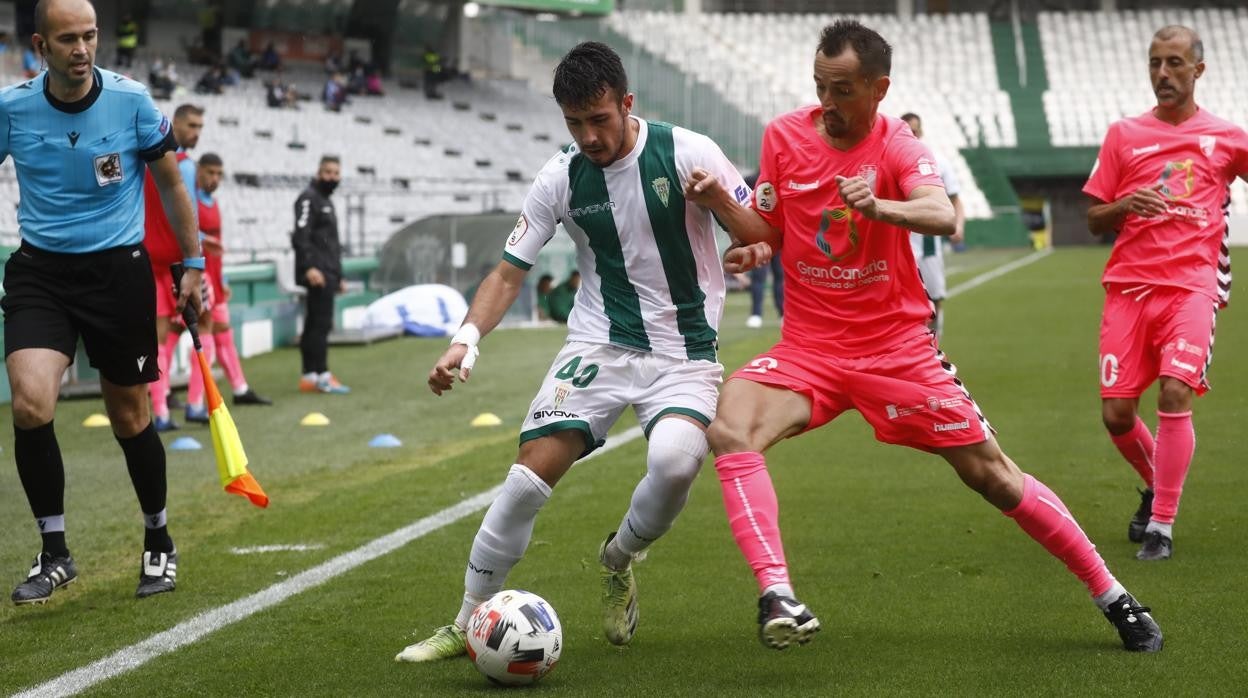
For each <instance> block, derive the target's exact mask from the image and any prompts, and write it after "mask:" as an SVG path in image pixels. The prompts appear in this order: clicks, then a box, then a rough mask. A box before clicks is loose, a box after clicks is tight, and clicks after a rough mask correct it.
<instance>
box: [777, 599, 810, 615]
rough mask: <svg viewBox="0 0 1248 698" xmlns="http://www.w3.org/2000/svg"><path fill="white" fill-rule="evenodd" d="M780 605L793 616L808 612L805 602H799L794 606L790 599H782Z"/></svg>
mask: <svg viewBox="0 0 1248 698" xmlns="http://www.w3.org/2000/svg"><path fill="white" fill-rule="evenodd" d="M780 607H781V608H783V609H784V612H785V613H788V614H789V615H791V616H799V615H801V614H803V613H805V612H806V604H804V603H799V604H797V605H796V606H794V605H793V604H791V603H789V602H788V601H784V600H781V601H780Z"/></svg>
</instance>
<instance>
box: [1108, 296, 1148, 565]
mask: <svg viewBox="0 0 1248 698" xmlns="http://www.w3.org/2000/svg"><path fill="white" fill-rule="evenodd" d="M1127 290H1131V289H1124V288H1121V287H1119V286H1118V285H1115V284H1111V285H1110V286H1109V288H1108V290H1107V291H1106V295H1105V307H1104V310H1103V311H1102V313H1101V330H1100V364H1099V371H1100V381H1101V421H1102V422H1103V423H1104V424H1105V429H1106V431H1108V432H1109V438H1110V440H1111V441H1112V442H1113V444H1114V447H1115V448H1117V449H1118V452H1119V453H1120V454H1122V457H1123V459H1124V460H1126V461H1127V462H1128V463H1130V464H1131V467H1132V468H1133V469H1135V472H1136V473H1138V474H1139V476H1140V480H1141V481H1143V483H1144V489H1143V490H1142V491H1140V504H1139V507H1138V508H1137V509H1136V511H1135V514H1134V515H1132V517H1131V521H1130V523H1129V524H1128V526H1127V537H1128V538H1129V539H1130V540H1132V541H1134V542H1137V543H1138V542H1139V541H1141V540H1143V537H1144V527H1145V526H1147V525H1148V519H1149V516H1150V514H1151V513H1152V503H1153V478H1154V467H1153V465H1154V454H1155V446H1154V441H1153V435H1152V433H1151V432H1150V431H1149V428H1148V426H1147V425H1146V424H1145V423H1144V420H1142V419H1140V416H1139V396H1140V394H1142V393H1143V392H1144V391H1145V390H1146V389H1147V388H1148V386H1149V385H1150V384H1151V383H1152V382H1153V381H1154V380H1155V379H1156V377H1157V372H1158V357H1157V355H1156V352H1154V351H1153V349H1152V347H1153V341H1152V337H1151V336H1150V335H1151V329H1150V328H1151V325H1152V317H1151V314H1150V305H1149V303H1148V302H1142V301H1141V300H1137V298H1136V295H1134V294H1131V293H1124V291H1127ZM1137 293H1138V292H1137Z"/></svg>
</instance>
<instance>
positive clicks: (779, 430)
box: [707, 345, 837, 649]
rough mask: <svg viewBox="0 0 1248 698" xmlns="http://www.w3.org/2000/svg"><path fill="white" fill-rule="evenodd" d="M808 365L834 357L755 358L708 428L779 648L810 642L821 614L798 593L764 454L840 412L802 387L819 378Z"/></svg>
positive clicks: (733, 519) (763, 635)
mask: <svg viewBox="0 0 1248 698" xmlns="http://www.w3.org/2000/svg"><path fill="white" fill-rule="evenodd" d="M805 363H810V364H814V365H815V366H816V367H822V368H827V367H826V366H825V365H824V364H827V363H828V362H819V361H813V362H812V361H809V356H808V355H807V356H805V357H804V358H803V356H802V353H801V352H797V351H793V350H788V349H786V348H785V347H784V345H777V346H775V347H772V350H771V351H770V352H768V353H767V354H764V355H761V356H759V357H756V358H755V359H754V360H753V361H751V362H750V363H749V364H748V365H747V366H745V367H744V368H742V369H740V370H739V371H737V372H736V373H735V374H734V375H733V377H732V378H730V379H729V380H728V381H727V382H726V383H725V384H724V387H723V390H722V391H721V392H720V397H719V406H718V408H717V413H716V416H715V420H714V421H713V422H711V426H710V428H709V429H708V430H707V440H708V441H709V442H710V446H711V449H712V450H713V451H714V452H715V470H716V473H717V474H718V475H719V484H720V490H721V492H722V495H723V498H724V508H725V510H726V512H727V515H728V523H729V526H730V528H731V529H732V535H733V538H734V539H735V540H736V542H737V547H738V548H740V550H741V553H742V554H743V555H744V556H745V559H746V562H748V563H749V565H750V569H752V570H753V571H754V577H755V579H757V580H758V586H759V589H760V592H761V598H760V599H759V638H760V640H762V642H763V644H765V645H767V646H768V647H772V648H775V649H783V648H785V647H787V646H788V645H789V644H791V643H793V642H797V643H804V642H807V641H809V640H810V638H811V637H812V636H813V634H814V633H815V632H816V631H817V630H818V629H819V620H818V619H817V618H815V616H814V614H813V613H811V612H810V611H809V610H808V609H807V608H806V606H805V605H804V604H802V603H801V602H799V601H798V600H797V599H796V596H795V595H794V592H793V586H792V582H791V580H790V579H789V569H788V564H787V562H786V560H785V555H784V544H783V542H782V540H781V537H780V505H779V502H778V500H777V498H776V490H775V487H774V486H773V485H772V482H771V476H770V475H769V474H768V472H767V461H766V459H765V458H764V457H763V451H765V450H766V449H768V448H770V447H771V446H772V445H773V444H775V443H776V442H778V441H780V440H781V439H783V438H786V437H788V436H793V435H795V434H798V433H800V432H801V431H803V430H804V429H807V428H813V427H815V426H818V425H819V424H823V423H824V422H827V421H828V420H830V419H831V418H832V417H833V416H835V414H836V412H837V410H836V409H835V408H834V407H831V406H828V405H824V404H823V403H822V402H820V403H818V404H812V402H811V400H810V398H808V397H806V396H805V395H804V394H802V393H799V392H797V391H798V390H799V389H803V386H805V389H811V386H812V384H813V383H814V382H815V381H817V380H819V378H818V377H817V376H814V375H813V374H810V373H809V369H804V368H803V366H804V364H805Z"/></svg>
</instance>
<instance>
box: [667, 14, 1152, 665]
mask: <svg viewBox="0 0 1248 698" xmlns="http://www.w3.org/2000/svg"><path fill="white" fill-rule="evenodd" d="M891 60H892V49H891V47H890V46H889V45H888V43H887V42H885V41H884V39H883V38H882V37H880V35H879V34H877V33H876V32H874V31H872V30H871V29H868V28H866V27H864V26H862V25H861V24H859V23H858V22H855V21H849V20H841V21H838V22H836V23H835V24H832V25H830V26H828V27H827V28H825V29H824V30H823V34H822V36H821V37H820V41H819V48H818V50H817V52H816V54H815V65H814V68H815V70H814V75H815V88H816V92H817V94H818V96H819V100H820V104H819V105H816V106H809V107H804V108H801V109H798V110H797V111H794V112H791V113H789V114H785V115H783V116H780V117H778V118H776V119H775V120H774V121H772V122H771V123H770V124H768V126H767V130H766V132H765V133H764V135H763V147H762V157H761V160H760V168H761V172H760V175H759V183H758V186H757V188H756V189H755V191H754V197H755V198H754V202H753V207H752V208H751V207H746V206H742V205H739V204H737V203H735V202H734V201H733V200H732V197H731V194H730V193H729V192H727V191H726V190H725V189H724V187H723V186H722V185H721V184H720V183H719V182H717V181H716V180H715V179H714V178H713V177H711V176H710V175H706V174H704V173H695V174H694V177H693V178H694V179H695V180H696V181H695V182H692V183H690V185H689V186H688V193H687V194H686V198H687V199H688V200H690V201H695V202H697V203H700V204H703V205H705V206H708V207H710V208H711V209H712V210H713V211H714V212H715V214H716V216H717V217H718V218H719V220H720V221H721V222H722V223H723V224H725V225H726V227H727V228H728V230H729V231H730V232H731V233H732V234H733V235H734V237H736V238H738V239H739V240H742V241H745V242H751V243H754V242H768V243H769V244H770V245H771V246H772V248H779V249H780V252H781V259H782V262H783V265H784V270H785V286H786V293H785V313H784V315H785V320H784V328H783V331H782V336H781V340H780V343H779V344H777V345H775V346H774V347H772V348H771V349H770V350H768V351H767V352H765V353H763V354H761V355H760V356H758V357H756V358H755V359H754V360H753V361H751V362H750V363H749V364H747V365H746V366H745V367H743V368H741V369H740V370H739V371H737V372H736V373H735V374H734V375H733V376H732V378H731V379H730V380H728V381H727V382H726V383H725V384H724V386H723V389H722V391H721V393H720V399H719V406H718V415H717V416H716V418H715V420H714V421H713V422H712V423H711V427H710V429H709V430H708V432H707V437H708V439H709V441H710V444H711V448H712V449H713V450H714V451H715V455H716V458H715V469H716V471H717V472H718V475H719V479H720V484H721V486H722V489H723V496H724V505H725V508H726V509H727V512H728V519H729V522H730V524H731V528H732V533H733V537H734V538H736V541H737V545H738V546H739V547H740V548H741V551H742V553H744V555H745V558H746V560H747V561H748V562H749V563H750V566H751V567H752V568H753V570H754V574H755V576H756V577H757V579H758V583H759V588H760V590H761V598H760V599H759V626H760V627H759V636H760V638H761V640H762V642H763V644H764V645H766V646H769V647H774V648H777V649H781V648H784V647H787V646H789V645H790V644H792V643H794V642H797V643H804V642H806V641H808V640H809V639H810V638H811V637H812V636H813V634H814V632H815V631H817V630H818V629H819V621H818V619H817V618H816V617H815V616H814V614H813V613H812V612H811V611H810V610H809V609H808V608H807V607H806V606H805V604H803V603H801V602H800V601H798V600H797V598H796V596H795V595H794V592H793V588H792V585H791V582H790V579H789V572H788V566H787V564H786V562H785V554H784V548H783V546H782V544H781V538H780V528H779V507H778V504H777V501H776V493H775V489H774V488H773V487H772V483H771V477H770V475H769V474H768V472H767V465H766V461H765V459H764V457H763V453H762V452H763V451H764V450H766V449H767V448H769V447H770V446H772V445H773V444H775V443H777V442H778V441H780V440H781V439H783V438H786V437H789V436H794V435H796V434H799V433H802V432H804V431H807V430H810V429H814V428H817V427H819V426H821V425H823V424H826V423H827V422H829V421H831V420H832V419H834V418H835V417H836V416H837V415H839V414H840V413H842V412H844V411H846V410H850V409H856V410H858V411H859V412H860V413H861V414H862V415H863V417H865V418H866V420H867V421H868V422H869V423H870V424H871V425H872V426H873V427H874V428H875V433H876V438H878V439H880V440H881V441H884V442H886V443H894V444H900V445H905V446H911V447H913V448H918V449H921V450H924V451H928V452H931V453H936V454H939V455H940V456H942V457H944V458H945V460H947V461H948V462H949V464H950V465H952V466H953V468H954V470H955V471H956V472H957V474H958V476H959V477H960V478H962V481H963V482H965V483H966V484H967V485H968V486H970V487H971V488H972V489H974V490H975V491H977V492H979V493H980V495H982V496H983V497H984V499H986V500H988V501H989V502H990V503H991V504H993V505H994V506H996V507H997V508H999V509H1001V511H1002V512H1003V513H1004V514H1005V515H1006V516H1008V517H1010V518H1012V519H1014V521H1015V522H1017V523H1018V525H1019V526H1020V527H1021V528H1022V529H1023V530H1024V531H1025V532H1026V533H1027V534H1028V535H1029V536H1031V537H1032V538H1033V539H1035V540H1036V541H1037V542H1038V543H1040V544H1041V545H1043V546H1044V547H1045V549H1047V550H1048V551H1049V552H1050V553H1052V554H1053V556H1054V557H1057V558H1058V559H1060V560H1061V561H1062V562H1064V563H1065V564H1066V566H1067V567H1068V568H1069V569H1070V571H1071V572H1073V573H1074V574H1075V575H1076V576H1078V577H1079V579H1080V580H1081V581H1082V582H1083V583H1084V584H1085V585H1086V586H1087V587H1088V590H1089V591H1090V592H1091V595H1092V597H1093V599H1094V600H1095V602H1096V604H1097V605H1098V606H1099V607H1100V608H1101V609H1102V611H1104V614H1105V616H1106V618H1108V619H1109V621H1110V622H1111V623H1112V624H1113V625H1114V626H1115V627H1116V628H1117V629H1118V633H1119V635H1120V636H1121V638H1122V642H1123V645H1124V646H1125V647H1126V649H1128V650H1132V651H1142V652H1156V651H1158V650H1160V649H1161V646H1162V635H1161V630H1160V629H1159V628H1158V627H1157V624H1156V623H1155V622H1154V621H1153V619H1152V617H1151V615H1149V610H1148V609H1147V608H1145V607H1142V606H1140V604H1139V603H1138V602H1137V601H1136V600H1135V598H1134V597H1132V596H1131V594H1129V593H1127V590H1126V589H1125V588H1123V586H1122V584H1120V583H1119V582H1118V581H1117V580H1115V579H1114V577H1113V575H1111V574H1110V572H1109V570H1108V569H1107V568H1106V566H1105V563H1104V561H1103V560H1102V559H1101V557H1100V555H1098V554H1097V552H1096V548H1095V546H1093V545H1092V542H1091V541H1089V540H1088V537H1087V536H1086V535H1084V533H1083V531H1082V530H1081V529H1080V528H1079V524H1078V523H1076V522H1075V519H1074V517H1073V516H1071V514H1070V512H1069V511H1068V510H1067V509H1066V507H1065V505H1063V504H1062V501H1061V499H1059V498H1058V497H1057V495H1055V494H1054V493H1053V492H1052V490H1050V489H1049V488H1048V487H1045V486H1044V484H1043V483H1041V482H1040V481H1039V480H1037V479H1035V478H1034V477H1032V476H1030V475H1027V474H1025V473H1023V472H1022V471H1021V470H1019V468H1018V466H1016V465H1015V464H1014V462H1013V461H1011V460H1010V459H1009V458H1008V457H1007V456H1006V455H1005V454H1004V453H1002V452H1001V449H1000V447H998V445H997V442H996V439H995V438H994V437H993V432H992V429H991V427H990V426H989V425H988V422H987V421H986V420H985V419H984V417H983V415H982V414H981V413H980V411H979V408H978V407H977V406H976V405H975V402H974V401H973V400H972V399H971V395H970V393H968V392H967V390H966V388H965V387H964V386H963V385H962V382H961V381H960V380H958V378H957V377H956V369H955V368H954V367H953V364H951V363H949V361H948V360H947V359H945V357H944V355H943V354H942V353H941V352H940V351H939V350H938V349H937V348H936V345H935V340H934V337H933V336H932V334H931V332H930V331H929V330H928V327H927V321H928V319H929V318H930V317H931V314H932V305H931V303H930V302H929V301H928V300H927V296H926V294H925V292H924V290H923V283H922V281H921V280H920V278H919V273H918V269H917V267H916V265H915V262H914V255H913V254H912V253H911V251H910V241H909V235H908V233H907V231H908V230H913V231H918V232H921V233H924V234H927V235H950V234H952V233H953V232H954V213H953V207H952V205H951V204H950V203H949V198H948V197H947V196H946V195H945V191H944V189H943V187H942V185H941V179H940V173H939V172H938V171H937V168H936V164H935V160H934V158H933V157H932V155H931V154H930V153H929V152H928V150H927V148H926V147H924V146H923V145H922V143H921V142H920V141H919V140H918V139H917V138H915V137H914V135H913V134H912V133H911V132H910V129H909V127H907V126H906V124H905V122H903V121H901V120H900V119H895V118H892V117H888V116H884V115H883V114H878V113H877V109H878V107H879V103H880V101H881V100H883V99H884V96H885V94H886V93H887V91H888V87H889V84H890V81H889V77H888V75H889V70H890V67H891ZM734 254H736V255H741V254H745V253H736V252H730V253H729V256H730V259H729V261H730V262H731V261H740V260H739V259H733V258H732V255H734Z"/></svg>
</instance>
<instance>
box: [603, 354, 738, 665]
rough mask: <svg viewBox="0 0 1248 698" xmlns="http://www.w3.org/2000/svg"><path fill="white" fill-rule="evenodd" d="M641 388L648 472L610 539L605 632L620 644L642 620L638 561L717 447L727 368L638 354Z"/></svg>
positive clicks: (640, 409)
mask: <svg viewBox="0 0 1248 698" xmlns="http://www.w3.org/2000/svg"><path fill="white" fill-rule="evenodd" d="M633 363H634V365H636V366H637V374H638V380H637V381H635V385H638V386H645V387H641V388H640V390H639V394H638V395H637V396H636V398H635V402H634V409H635V410H636V412H637V419H638V421H639V422H640V423H641V424H643V425H644V429H645V434H646V438H647V440H648V447H647V450H646V475H645V477H643V478H642V479H641V481H640V482H638V483H637V487H636V488H634V490H633V496H632V499H631V500H630V502H629V506H628V511H626V512H625V513H624V517H623V519H622V520H621V521H620V525H619V526H618V527H617V528H616V530H615V531H613V532H612V533H610V534H609V535H608V536H607V538H606V540H605V541H604V542H603V544H602V546H601V548H600V550H599V554H598V559H599V562H600V564H601V565H602V570H601V574H600V576H601V579H602V591H603V632H604V633H605V634H606V637H607V640H608V641H609V642H611V643H612V644H616V645H622V644H626V643H627V642H629V641H630V640H631V639H632V637H633V633H634V632H635V631H636V629H637V621H638V617H639V610H638V601H637V582H636V579H635V577H634V575H633V569H632V562H633V560H635V559H640V558H641V556H642V555H643V553H644V552H645V550H646V549H647V548H649V547H650V545H652V544H653V543H654V542H655V541H656V540H658V539H659V537H661V536H662V535H663V534H665V533H667V531H668V530H670V529H671V527H672V524H674V523H675V521H676V517H677V516H679V515H680V512H681V511H682V510H683V509H684V508H685V503H686V502H687V501H688V500H689V489H690V488H691V487H692V486H693V481H694V479H695V478H696V477H697V476H698V471H699V470H700V469H701V468H702V461H703V460H705V459H706V454H707V451H708V450H709V448H710V447H709V446H708V445H707V442H706V427H707V425H708V424H710V423H711V419H712V418H713V417H714V416H715V402H716V400H717V399H718V387H719V384H720V381H721V380H722V378H723V366H721V365H720V364H718V363H714V362H711V361H680V360H677V359H671V358H667V357H662V356H646V355H640V354H638V355H636V357H635V358H634V360H633Z"/></svg>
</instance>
